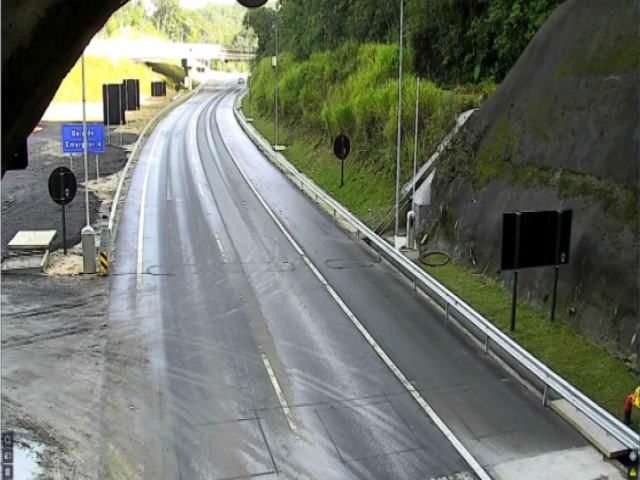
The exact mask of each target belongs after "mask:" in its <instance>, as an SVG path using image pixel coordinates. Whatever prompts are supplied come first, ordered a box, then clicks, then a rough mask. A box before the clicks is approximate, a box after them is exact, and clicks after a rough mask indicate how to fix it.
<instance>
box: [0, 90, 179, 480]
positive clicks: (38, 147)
mask: <svg viewBox="0 0 640 480" xmlns="http://www.w3.org/2000/svg"><path fill="white" fill-rule="evenodd" d="M167 101H168V100H167ZM167 101H165V102H163V103H158V102H155V103H153V104H151V105H149V104H147V105H146V106H145V105H143V110H142V111H141V112H133V113H132V114H131V115H130V117H129V118H131V119H132V121H131V122H130V125H129V126H128V127H126V128H124V127H123V128H122V129H121V130H119V131H116V132H114V134H113V135H112V143H113V145H109V146H107V151H106V153H105V154H104V155H101V156H100V159H99V160H100V165H99V173H100V180H96V161H95V155H90V156H89V168H88V172H87V177H88V179H89V192H90V195H89V197H90V201H89V209H90V218H91V224H92V226H93V227H94V229H95V230H96V232H97V233H99V232H100V230H101V229H102V228H106V224H107V221H108V215H109V209H110V206H111V200H112V198H113V194H114V192H115V189H116V186H117V182H118V180H119V176H120V173H121V171H122V168H123V167H124V165H125V164H126V161H127V157H128V152H129V151H130V150H131V148H132V146H133V144H134V142H135V141H136V139H137V137H138V134H139V133H140V131H141V130H142V128H143V127H144V125H145V124H146V122H147V121H148V119H149V118H151V116H152V115H153V114H155V112H157V111H158V110H159V109H160V108H161V107H162V106H163V105H164V104H166V103H167ZM136 119H137V120H136ZM40 128H41V129H39V130H38V131H37V132H34V133H33V134H32V135H31V136H30V137H29V140H28V145H29V167H28V169H27V170H24V171H15V172H11V171H10V172H7V173H6V175H5V177H4V178H3V179H2V183H1V184H0V187H1V200H2V254H3V256H4V255H5V254H6V246H7V243H8V242H9V241H10V239H11V238H12V237H13V235H14V234H15V233H16V232H18V231H19V230H41V229H54V230H58V232H61V211H60V207H59V206H58V205H57V204H55V203H54V202H53V201H52V200H51V198H50V197H49V194H48V187H47V181H48V177H49V175H50V173H51V171H53V169H55V168H56V167H58V166H67V167H70V166H71V162H70V159H69V157H68V156H64V155H63V154H62V151H61V150H62V149H61V130H62V123H61V122H42V123H41V124H40ZM82 163H83V162H82V157H81V156H79V155H78V156H76V158H75V159H74V162H73V171H74V173H75V175H76V178H77V183H78V192H77V194H76V198H75V199H74V200H73V201H72V202H71V203H70V204H69V205H68V207H67V210H66V219H67V232H68V236H67V245H68V254H67V255H63V253H62V235H61V234H60V233H59V235H58V237H57V238H56V240H55V242H54V244H53V245H52V254H51V256H50V264H49V267H48V268H47V269H46V270H45V273H44V274H42V275H12V274H2V276H1V277H0V281H1V284H0V286H1V292H2V301H1V305H0V308H1V315H2V323H1V325H2V331H1V357H2V383H1V386H2V411H1V416H2V419H1V420H2V429H3V430H13V431H14V432H15V442H16V444H17V445H18V447H19V448H20V449H22V450H23V451H26V452H27V454H28V455H30V456H31V457H32V458H33V459H34V461H33V462H32V463H33V464H34V465H35V467H33V466H32V467H33V468H36V470H35V471H34V470H27V466H26V463H24V462H23V463H24V464H23V465H21V464H20V463H19V461H20V459H21V458H23V457H19V456H18V455H16V461H15V462H14V468H15V472H16V478H22V477H20V476H19V475H22V476H24V477H25V478H26V475H27V474H28V473H27V472H29V473H31V475H33V478H77V479H85V478H87V479H94V478H98V475H99V472H100V470H101V469H100V460H101V452H102V440H101V429H102V426H101V420H100V416H101V401H102V385H103V382H104V376H105V355H106V342H107V336H108V327H109V326H108V319H107V313H108V304H109V279H108V277H101V276H99V275H83V274H81V272H82V251H81V248H80V245H79V241H80V230H81V229H82V227H83V226H84V225H85V203H84V182H85V173H84V169H83V166H82ZM30 468H31V467H30ZM35 475H38V476H37V477H36V476H35ZM29 478H32V477H29Z"/></svg>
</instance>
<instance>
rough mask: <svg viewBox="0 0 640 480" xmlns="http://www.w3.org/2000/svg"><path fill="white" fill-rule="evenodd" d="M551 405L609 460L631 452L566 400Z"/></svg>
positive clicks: (550, 403)
mask: <svg viewBox="0 0 640 480" xmlns="http://www.w3.org/2000/svg"><path fill="white" fill-rule="evenodd" d="M549 405H550V406H551V408H552V409H553V410H554V411H555V412H556V413H557V414H558V415H560V416H561V417H562V418H564V419H565V420H566V421H567V422H569V423H570V424H571V425H572V426H573V427H574V428H575V429H576V430H578V432H580V433H581V434H582V436H584V437H585V438H586V439H587V440H589V441H590V442H591V443H592V444H593V446H595V447H596V448H597V449H598V450H600V451H601V452H602V453H603V454H604V455H605V456H606V457H607V458H616V457H619V456H622V455H625V454H626V453H627V452H628V451H629V449H628V448H626V447H625V446H624V445H623V444H622V443H620V442H619V441H618V440H616V439H615V438H613V437H612V436H611V435H609V434H607V432H605V431H604V430H603V429H602V428H600V427H599V426H598V425H596V424H595V423H594V422H592V421H591V420H589V418H587V417H586V415H584V414H583V413H581V412H580V411H579V410H576V408H575V407H573V406H571V404H570V403H569V402H567V401H566V400H564V399H560V400H554V401H552V402H549Z"/></svg>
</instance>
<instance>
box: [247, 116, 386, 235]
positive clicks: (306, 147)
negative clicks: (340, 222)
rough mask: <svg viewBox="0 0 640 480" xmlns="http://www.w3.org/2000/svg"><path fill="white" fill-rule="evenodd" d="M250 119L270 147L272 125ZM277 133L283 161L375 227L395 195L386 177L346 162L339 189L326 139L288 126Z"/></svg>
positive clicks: (336, 166)
mask: <svg viewBox="0 0 640 480" xmlns="http://www.w3.org/2000/svg"><path fill="white" fill-rule="evenodd" d="M245 111H246V110H245ZM254 118H255V121H254V125H255V127H256V128H257V129H258V130H259V131H260V132H262V134H263V135H264V136H265V138H267V139H268V140H269V142H271V143H272V144H273V143H274V141H275V133H274V126H273V122H271V121H269V120H266V119H264V118H260V117H254ZM279 133H280V135H281V137H280V140H279V141H280V142H281V143H284V144H286V145H287V152H286V155H287V158H289V160H291V161H292V163H293V164H294V165H295V166H296V167H297V168H298V169H299V170H300V171H303V172H305V173H306V174H307V175H308V176H309V177H310V178H312V179H313V181H314V182H316V183H317V184H318V185H319V186H320V187H322V188H323V189H324V190H325V191H327V192H328V193H329V194H330V195H331V196H333V197H334V198H335V199H336V200H338V201H339V202H340V203H342V204H343V205H348V206H349V207H348V208H349V209H350V210H351V211H352V212H353V213H354V214H356V215H357V216H358V217H359V218H362V219H363V221H365V222H366V223H368V224H376V223H378V222H379V221H381V220H382V217H383V215H384V214H385V213H386V212H387V210H388V208H389V206H390V205H391V204H392V202H393V198H394V196H395V187H394V183H393V182H391V181H390V178H389V176H388V175H386V174H380V175H375V174H372V172H370V171H369V170H368V169H367V168H366V167H363V166H362V164H359V163H356V162H353V161H349V159H347V160H345V162H344V186H343V187H341V186H340V161H339V160H338V159H337V158H336V157H335V155H334V154H333V145H332V143H331V141H330V140H326V139H322V138H319V137H318V136H317V135H313V134H312V133H310V132H308V131H307V130H305V129H302V128H292V127H290V126H289V127H286V128H284V129H281V130H280V132H279ZM378 153H379V152H378ZM391 153H392V154H393V152H391Z"/></svg>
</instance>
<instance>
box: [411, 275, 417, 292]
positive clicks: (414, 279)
mask: <svg viewBox="0 0 640 480" xmlns="http://www.w3.org/2000/svg"><path fill="white" fill-rule="evenodd" d="M412 283H413V291H414V292H415V291H416V276H415V275H414V276H413V282H412Z"/></svg>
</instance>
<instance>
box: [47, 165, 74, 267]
mask: <svg viewBox="0 0 640 480" xmlns="http://www.w3.org/2000/svg"><path fill="white" fill-rule="evenodd" d="M77 189H78V185H77V183H76V176H75V175H74V174H73V172H72V171H71V170H69V169H68V168H67V167H58V168H56V169H55V170H54V171H53V172H51V175H50V176H49V195H50V196H51V198H52V200H53V201H54V202H56V203H57V204H58V205H61V206H62V247H63V250H64V254H65V255H66V254H67V222H66V217H65V205H66V204H67V203H70V202H71V200H73V198H74V197H75V196H76V191H77Z"/></svg>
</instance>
